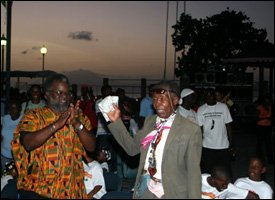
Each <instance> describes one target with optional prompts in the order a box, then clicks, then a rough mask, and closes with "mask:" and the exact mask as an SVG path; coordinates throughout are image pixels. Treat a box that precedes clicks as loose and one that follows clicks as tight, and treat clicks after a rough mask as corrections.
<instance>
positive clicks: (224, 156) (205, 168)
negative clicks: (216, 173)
mask: <svg viewBox="0 0 275 200" xmlns="http://www.w3.org/2000/svg"><path fill="white" fill-rule="evenodd" d="M215 166H223V167H225V168H226V169H227V170H228V172H229V174H230V177H231V180H232V178H233V176H232V168H231V155H230V153H229V151H228V149H208V148H204V147H203V148H202V155H201V173H208V174H211V170H212V169H213V167H215Z"/></svg>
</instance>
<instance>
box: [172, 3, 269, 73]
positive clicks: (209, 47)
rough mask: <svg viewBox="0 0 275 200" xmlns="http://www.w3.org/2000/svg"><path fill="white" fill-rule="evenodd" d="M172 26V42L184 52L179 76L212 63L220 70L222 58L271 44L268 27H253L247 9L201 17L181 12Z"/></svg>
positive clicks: (179, 66)
mask: <svg viewBox="0 0 275 200" xmlns="http://www.w3.org/2000/svg"><path fill="white" fill-rule="evenodd" d="M172 28H174V30H175V32H174V33H173V34H172V41H173V45H174V46H175V48H176V51H177V52H179V51H180V52H181V57H178V58H177V65H178V66H177V68H176V69H175V74H176V77H182V76H183V75H184V74H187V75H190V73H193V72H196V71H200V72H204V71H207V70H208V69H209V67H211V66H212V67H215V70H216V71H221V70H222V59H224V58H230V57H233V56H238V55H243V54H245V53H246V52H249V51H250V52H251V49H258V48H259V47H262V49H264V47H266V46H269V47H270V44H271V43H270V42H269V41H268V40H267V32H266V30H265V29H256V28H254V27H253V23H252V22H250V21H249V18H248V17H247V16H246V15H245V14H244V13H242V12H236V11H230V10H229V8H227V10H226V11H222V12H221V13H220V14H216V15H213V16H211V17H206V19H200V20H197V19H193V18H192V17H191V16H190V15H187V14H185V13H182V14H181V16H180V19H179V21H177V23H176V24H175V25H173V26H172ZM273 47H274V45H273ZM268 49H270V48H268ZM269 54H270V52H269ZM244 71H245V70H244Z"/></svg>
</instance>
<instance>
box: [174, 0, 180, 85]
mask: <svg viewBox="0 0 275 200" xmlns="http://www.w3.org/2000/svg"><path fill="white" fill-rule="evenodd" d="M178 7H179V2H178V1H177V4H176V24H177V20H178ZM176 54H177V51H176V47H175V52H174V78H173V79H174V80H175V70H176Z"/></svg>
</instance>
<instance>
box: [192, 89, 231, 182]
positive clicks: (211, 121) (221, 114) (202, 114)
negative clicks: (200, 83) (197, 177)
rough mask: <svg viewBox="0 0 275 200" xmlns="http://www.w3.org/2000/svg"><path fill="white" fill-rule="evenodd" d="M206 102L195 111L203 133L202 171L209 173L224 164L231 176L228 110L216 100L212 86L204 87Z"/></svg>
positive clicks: (229, 115)
mask: <svg viewBox="0 0 275 200" xmlns="http://www.w3.org/2000/svg"><path fill="white" fill-rule="evenodd" d="M204 98H205V101H206V103H205V104H203V105H201V106H200V107H199V108H198V111H197V121H198V124H199V126H201V129H202V133H203V140H202V146H203V148H202V157H201V171H202V173H208V174H209V173H210V172H211V169H212V168H213V167H214V166H216V165H224V166H225V167H226V168H227V169H228V171H229V173H230V177H231V178H232V169H231V155H230V153H229V149H231V148H232V146H233V142H232V134H231V122H232V121H233V120H232V117H231V114H230V111H229V109H228V107H227V105H225V104H224V103H221V102H217V101H216V98H215V93H214V89H213V88H207V89H205V93H204Z"/></svg>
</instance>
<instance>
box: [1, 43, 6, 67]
mask: <svg viewBox="0 0 275 200" xmlns="http://www.w3.org/2000/svg"><path fill="white" fill-rule="evenodd" d="M4 60H5V46H4V45H2V64H1V65H2V68H1V72H4Z"/></svg>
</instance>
